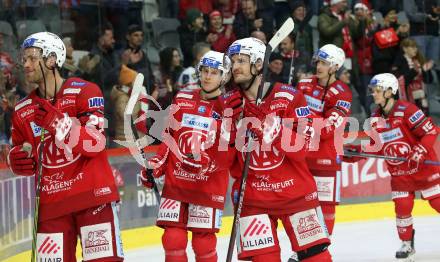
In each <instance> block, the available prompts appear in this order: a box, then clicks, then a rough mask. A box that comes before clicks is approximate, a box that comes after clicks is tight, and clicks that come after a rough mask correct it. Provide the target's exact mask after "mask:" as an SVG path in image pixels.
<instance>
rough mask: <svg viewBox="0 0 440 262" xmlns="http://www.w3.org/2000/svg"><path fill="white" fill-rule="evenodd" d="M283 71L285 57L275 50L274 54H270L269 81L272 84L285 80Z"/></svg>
mask: <svg viewBox="0 0 440 262" xmlns="http://www.w3.org/2000/svg"><path fill="white" fill-rule="evenodd" d="M282 72H283V57H282V56H281V55H280V54H279V53H277V52H273V53H272V54H270V57H269V70H268V76H267V81H268V82H270V83H272V84H273V83H275V82H282V81H283V77H282Z"/></svg>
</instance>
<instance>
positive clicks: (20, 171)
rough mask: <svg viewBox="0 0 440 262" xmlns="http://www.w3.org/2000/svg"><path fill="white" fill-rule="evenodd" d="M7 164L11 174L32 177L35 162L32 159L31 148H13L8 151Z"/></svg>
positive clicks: (20, 146)
mask: <svg viewBox="0 0 440 262" xmlns="http://www.w3.org/2000/svg"><path fill="white" fill-rule="evenodd" d="M7 163H8V166H9V168H10V169H11V170H12V172H13V173H14V174H16V175H20V176H32V175H33V174H34V173H35V161H34V158H33V157H32V148H30V149H27V148H23V145H19V146H14V147H13V148H12V149H11V151H9V154H8V158H7Z"/></svg>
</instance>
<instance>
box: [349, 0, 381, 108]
mask: <svg viewBox="0 0 440 262" xmlns="http://www.w3.org/2000/svg"><path fill="white" fill-rule="evenodd" d="M354 14H355V17H356V20H361V19H363V18H364V17H366V25H365V28H364V33H363V34H362V35H361V36H360V37H359V38H358V39H357V40H356V41H355V47H356V48H355V49H356V53H355V56H356V60H357V63H358V67H359V77H360V83H361V84H360V85H355V86H354V87H355V88H356V91H357V92H358V94H359V100H360V102H361V105H362V106H363V107H364V109H365V112H366V114H367V116H369V115H370V114H371V112H370V104H372V103H373V97H372V96H367V92H368V84H369V83H370V80H371V78H372V77H373V51H372V47H371V46H372V45H373V33H374V31H375V29H376V28H375V26H376V25H375V24H374V21H373V17H372V16H371V12H370V10H369V9H368V7H367V6H366V5H365V4H363V3H357V4H356V5H355V6H354Z"/></svg>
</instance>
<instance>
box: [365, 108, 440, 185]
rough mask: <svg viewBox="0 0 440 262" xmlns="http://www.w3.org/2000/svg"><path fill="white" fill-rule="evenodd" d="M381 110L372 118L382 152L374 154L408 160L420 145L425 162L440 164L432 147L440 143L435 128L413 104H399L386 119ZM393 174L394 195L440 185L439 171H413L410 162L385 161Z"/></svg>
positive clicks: (427, 167)
mask: <svg viewBox="0 0 440 262" xmlns="http://www.w3.org/2000/svg"><path fill="white" fill-rule="evenodd" d="M382 117H384V116H383V115H382V114H381V111H380V110H377V111H376V112H374V113H373V114H372V118H371V126H372V128H373V130H375V131H376V132H377V133H378V140H379V141H375V142H377V143H379V145H381V150H380V151H378V152H374V153H375V154H381V155H385V156H393V157H408V153H409V152H410V151H411V148H412V147H413V146H414V145H415V144H416V143H420V144H421V145H422V146H423V147H425V148H426V149H427V151H428V154H427V156H426V159H429V160H434V161H438V160H439V159H438V156H437V155H436V153H435V151H434V148H433V145H434V143H435V141H436V139H437V136H438V132H437V129H436V126H435V125H434V124H433V122H432V120H431V119H430V118H429V117H426V116H425V114H424V113H423V111H422V110H420V109H419V108H418V107H417V106H415V105H414V104H412V103H410V102H407V101H403V100H397V101H396V103H395V104H394V107H393V108H392V109H391V111H390V113H389V114H388V117H387V118H383V122H382V121H379V118H382ZM386 163H387V166H388V171H389V172H390V173H391V188H392V190H393V191H415V190H422V189H426V188H429V187H431V186H434V185H436V184H439V183H440V167H438V166H433V165H424V164H420V165H422V166H419V168H418V170H417V169H416V170H411V169H409V167H408V162H407V161H395V160H386Z"/></svg>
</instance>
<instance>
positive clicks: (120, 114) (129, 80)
mask: <svg viewBox="0 0 440 262" xmlns="http://www.w3.org/2000/svg"><path fill="white" fill-rule="evenodd" d="M137 73H138V72H136V71H134V70H132V69H130V68H128V67H127V66H126V65H122V66H121V71H120V72H119V80H118V84H117V85H114V86H113V88H112V91H111V95H110V99H111V102H112V105H113V107H114V112H113V113H114V115H113V119H114V124H115V139H117V140H121V141H125V134H124V112H125V107H126V106H127V103H128V100H129V99H130V91H131V89H132V87H133V86H132V85H133V82H134V79H135V78H136V75H137ZM133 115H137V112H133Z"/></svg>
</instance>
